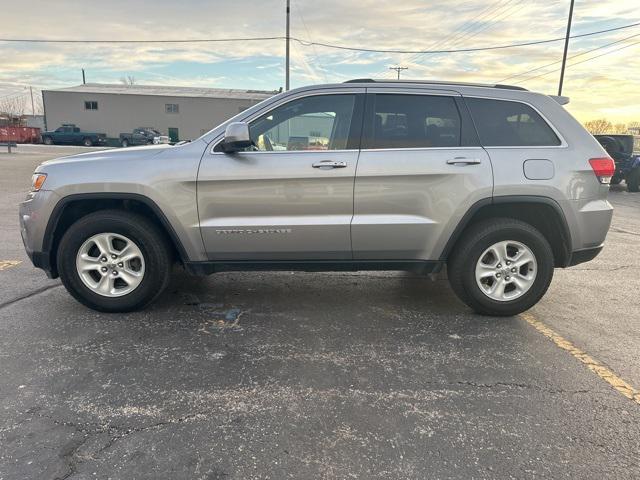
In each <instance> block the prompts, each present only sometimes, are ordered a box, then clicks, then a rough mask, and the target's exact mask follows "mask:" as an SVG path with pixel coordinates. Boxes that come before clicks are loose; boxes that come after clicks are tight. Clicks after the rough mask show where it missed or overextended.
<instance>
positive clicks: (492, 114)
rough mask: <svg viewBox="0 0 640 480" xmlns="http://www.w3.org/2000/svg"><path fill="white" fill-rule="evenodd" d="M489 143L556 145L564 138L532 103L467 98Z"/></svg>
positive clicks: (493, 144)
mask: <svg viewBox="0 0 640 480" xmlns="http://www.w3.org/2000/svg"><path fill="white" fill-rule="evenodd" d="M466 102H467V105H468V106H469V110H470V111H471V116H472V117H473V120H474V122H475V124H476V128H477V129H478V135H479V136H480V143H482V145H483V146H485V147H554V146H558V145H560V144H561V142H560V139H559V138H558V136H557V135H556V134H555V132H554V131H553V130H552V129H551V127H550V126H549V124H547V122H546V121H545V120H544V119H543V118H542V117H541V116H540V114H539V113H538V112H536V111H535V110H534V109H533V108H531V107H530V106H529V105H526V104H524V103H521V102H513V101H508V100H492V99H487V98H466Z"/></svg>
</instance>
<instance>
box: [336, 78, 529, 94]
mask: <svg viewBox="0 0 640 480" xmlns="http://www.w3.org/2000/svg"><path fill="white" fill-rule="evenodd" d="M344 83H422V84H425V85H457V86H461V87H484V88H502V89H504V90H524V91H527V89H526V88H524V87H518V86H516V85H502V84H499V83H497V84H485V83H470V82H469V83H467V82H445V81H442V80H386V79H385V80H375V79H373V78H354V79H352V80H347V81H346V82H344Z"/></svg>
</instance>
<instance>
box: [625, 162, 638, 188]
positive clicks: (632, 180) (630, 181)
mask: <svg viewBox="0 0 640 480" xmlns="http://www.w3.org/2000/svg"><path fill="white" fill-rule="evenodd" d="M627 190H629V191H630V192H634V193H635V192H640V167H636V168H634V169H633V170H631V172H629V175H627Z"/></svg>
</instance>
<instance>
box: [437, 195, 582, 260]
mask: <svg viewBox="0 0 640 480" xmlns="http://www.w3.org/2000/svg"><path fill="white" fill-rule="evenodd" d="M498 217H504V218H514V219H517V220H521V221H524V222H526V223H528V224H530V225H531V226H533V227H535V228H536V229H538V230H539V231H540V232H541V233H542V234H543V235H544V237H545V238H546V239H547V241H548V242H549V244H550V245H551V249H552V250H553V256H554V265H555V266H556V267H567V266H568V265H569V264H570V261H571V231H570V230H569V226H568V224H567V220H566V218H565V215H564V212H563V211H562V208H561V207H560V205H559V204H558V202H556V201H555V200H553V199H552V198H549V197H542V196H529V195H508V196H500V197H493V198H487V199H484V200H480V201H479V202H476V203H475V204H474V205H473V206H472V207H471V208H470V209H469V210H468V211H467V213H466V214H465V215H464V216H463V218H462V220H461V221H460V223H459V224H458V225H457V227H456V228H455V230H454V232H453V234H452V235H451V237H450V238H449V240H448V242H447V244H446V245H445V248H444V250H443V252H442V255H441V256H440V260H442V261H446V260H447V258H448V257H449V256H450V255H451V253H452V252H453V251H455V247H456V244H457V243H458V242H459V241H460V239H461V238H462V235H463V234H464V232H465V231H466V230H467V229H468V228H470V227H472V226H473V225H474V224H476V223H477V222H479V221H481V220H485V219H487V218H498Z"/></svg>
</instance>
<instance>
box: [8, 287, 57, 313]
mask: <svg viewBox="0 0 640 480" xmlns="http://www.w3.org/2000/svg"><path fill="white" fill-rule="evenodd" d="M61 286H62V284H61V283H57V284H55V285H47V286H46V287H41V288H38V289H36V290H33V291H32V292H29V293H27V294H24V295H20V296H19V297H16V298H13V299H11V300H7V301H6V302H2V303H0V308H5V307H8V306H10V305H13V304H14V303H18V302H20V301H22V300H26V299H27V298H31V297H33V296H35V295H40V294H41V293H44V292H46V291H48V290H51V289H52V288H57V287H61Z"/></svg>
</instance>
